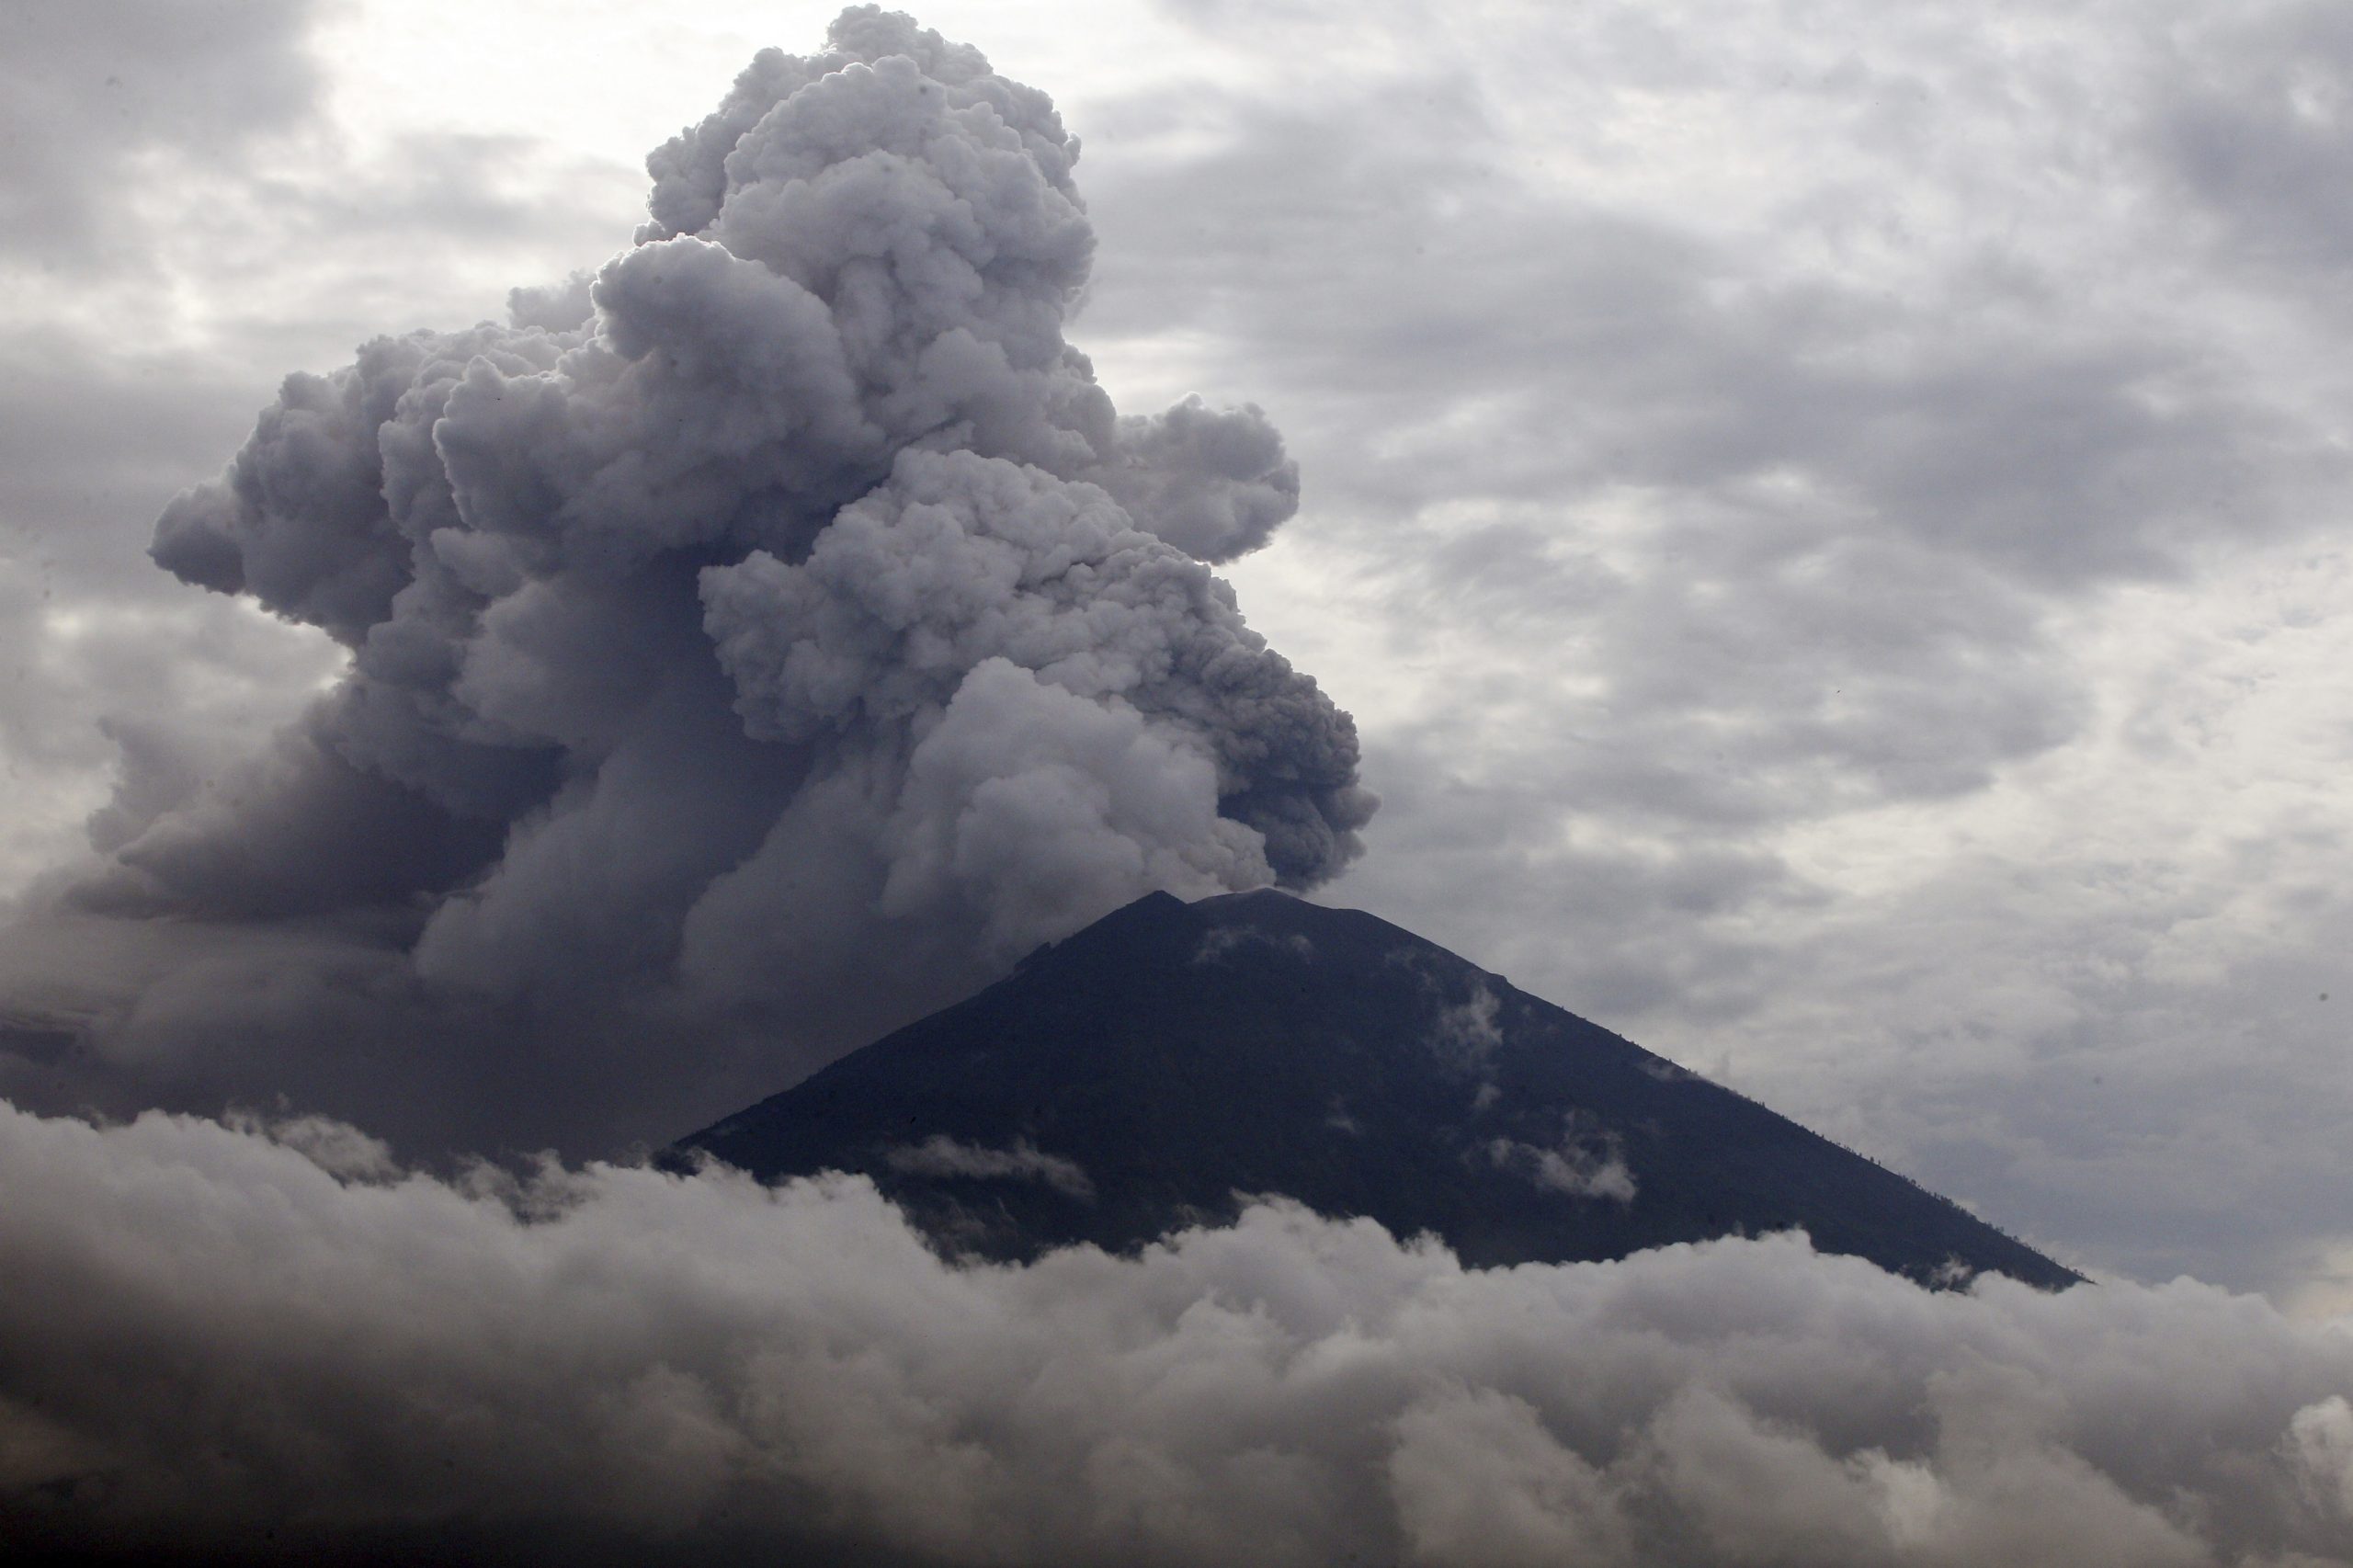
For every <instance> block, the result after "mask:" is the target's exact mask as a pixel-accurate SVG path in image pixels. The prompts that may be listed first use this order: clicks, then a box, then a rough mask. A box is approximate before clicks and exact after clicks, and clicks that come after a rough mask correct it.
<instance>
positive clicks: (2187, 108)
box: [2147, 0, 2353, 290]
mask: <svg viewBox="0 0 2353 1568" xmlns="http://www.w3.org/2000/svg"><path fill="white" fill-rule="evenodd" d="M2175 51H2176V52H2175V54H2174V56H2173V59H2172V60H2171V62H2169V64H2170V69H2171V71H2172V73H2173V74H2174V75H2175V78H2176V83H2177V86H2176V90H2175V91H2174V92H2173V93H2172V94H2170V95H2168V96H2167V97H2165V98H2164V99H2163V100H2161V101H2159V102H2157V103H2154V104H2153V105H2152V106H2151V108H2150V110H2149V114H2148V119H2147V135H2148V141H2149V145H2150V148H2151V150H2152V152H2153V153H2154V154H2155V155H2156V157H2157V159H2158V161H2159V165H2160V166H2161V167H2162V168H2164V169H2165V171H2166V172H2167V173H2169V174H2171V175H2172V176H2175V177H2176V178H2177V179H2178V180H2180V181H2181V183H2182V185H2183V186H2184V187H2186V188H2187V189H2188V192H2190V193H2191V194H2192V195H2193V196H2194V197H2195V199H2197V201H2198V202H2199V203H2200V205H2201V206H2202V207H2203V208H2204V209H2205V210H2206V212H2207V214H2208V215H2209V216H2210V217H2211V219H2212V220H2213V221H2214V224H2215V227H2216V229H2217V231H2218V232H2219V237H2220V238H2221V239H2222V241H2223V243H2224V244H2225V246H2226V247H2227V249H2228V250H2229V251H2230V252H2232V253H2234V256H2235V257H2236V258H2237V259H2240V260H2243V261H2245V262H2247V263H2251V264H2253V265H2255V266H2256V267H2261V268H2262V269H2264V271H2265V272H2266V273H2267V274H2268V275H2270V276H2271V277H2272V278H2282V277H2284V278H2290V279H2293V278H2299V277H2301V278H2305V279H2308V281H2307V282H2305V283H2303V285H2302V286H2303V287H2309V288H2313V289H2314V290H2319V289H2331V288H2334V287H2336V286H2337V285H2339V284H2341V281H2342V279H2343V278H2344V276H2345V271H2346V268H2347V266H2348V265H2353V217H2348V213H2353V152H2348V151H2347V130H2348V126H2349V125H2353V17H2347V14H2346V13H2345V11H2344V9H2343V8H2342V7H2340V6H2330V5H2325V4H2313V3H2310V0H2291V3H2279V0H2272V3H2268V4H2262V5H2256V6H2245V7H2234V8H2233V9H2232V10H2230V11H2229V12H2226V13H2223V12H2218V13H2213V14H2211V15H2209V16H2206V17H2200V18H2199V19H2198V23H2197V25H2195V26H2193V27H2190V28H2185V29H2183V31H2182V32H2181V33H2180V34H2179V35H2178V36H2177V39H2176V40H2175Z"/></svg>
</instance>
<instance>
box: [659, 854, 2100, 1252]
mask: <svg viewBox="0 0 2353 1568" xmlns="http://www.w3.org/2000/svg"><path fill="white" fill-rule="evenodd" d="M677 1150H678V1152H679V1153H681V1154H682V1153H683V1152H685V1151H701V1152H704V1153H708V1154H710V1155H714V1156H716V1157H718V1158H720V1159H722V1160H723V1161H725V1162H726V1163H728V1164H730V1165H738V1166H741V1167H743V1168H745V1169H746V1170H749V1171H751V1172H753V1173H754V1174H756V1175H757V1176H762V1177H764V1178H769V1179H775V1178H780V1177H784V1176H799V1175H809V1174H813V1173H815V1172H816V1171H819V1170H823V1169H841V1170H851V1171H859V1172H863V1173H865V1174H866V1175H868V1176H871V1177H872V1178H873V1179H874V1181H875V1182H876V1184H877V1185H878V1186H880V1187H881V1188H882V1190H883V1191H884V1192H885V1193H887V1194H889V1195H890V1196H891V1197H892V1199H895V1200H896V1201H898V1202H899V1203H901V1204H902V1205H903V1206H904V1208H905V1209H906V1210H907V1211H908V1213H909V1214H910V1215H911V1217H913V1218H914V1219H915V1221H916V1222H917V1223H918V1224H920V1225H922V1226H923V1227H924V1228H925V1229H926V1231H927V1232H928V1233H931V1234H932V1235H933V1236H934V1237H935V1238H937V1239H938V1240H939V1241H940V1242H941V1243H942V1244H945V1245H948V1246H949V1247H950V1248H952V1249H956V1250H964V1251H972V1252H975V1253H979V1254H982V1255H984V1256H1000V1257H1012V1256H1031V1255H1034V1254H1035V1253H1036V1252H1038V1251H1040V1250H1042V1249H1044V1248H1046V1247H1050V1246H1054V1245H1060V1244H1071V1243H1077V1242H1090V1243H1094V1244H1098V1245H1102V1246H1105V1247H1107V1248H1110V1249H1113V1250H1120V1249H1126V1248H1132V1247H1135V1246H1138V1245H1141V1244H1143V1243H1146V1242H1148V1241H1151V1240H1153V1239H1154V1238H1155V1237H1157V1236H1159V1235H1162V1234H1165V1233H1167V1232H1168V1231H1170V1230H1172V1229H1175V1228H1177V1227H1179V1226H1181V1225H1184V1224H1186V1223H1190V1222H1196V1221H1202V1220H1212V1219H1216V1218H1220V1217H1222V1216H1223V1215H1226V1214H1228V1213H1231V1212H1232V1211H1233V1210H1234V1209H1235V1208H1236V1207H1237V1206H1238V1205H1239V1203H1240V1202H1242V1201H1243V1200H1245V1199H1247V1198H1250V1197H1255V1196H1261V1195H1272V1194H1281V1195H1284V1196H1288V1197H1290V1198H1293V1199H1298V1200H1299V1201H1301V1202H1302V1203H1305V1204H1306V1205H1308V1206H1309V1207H1310V1208H1313V1209H1315V1210H1318V1211H1320V1212H1324V1213H1326V1214H1334V1215H1366V1216H1370V1218H1372V1219H1375V1220H1378V1221H1381V1223H1382V1224H1383V1225H1385V1226H1387V1227H1388V1228H1389V1229H1390V1230H1391V1231H1392V1232H1393V1233H1397V1234H1399V1235H1400V1236H1410V1235H1414V1234H1417V1233H1432V1234H1435V1235H1437V1236H1438V1237H1439V1238H1441V1239H1442V1240H1444V1241H1445V1242H1446V1243H1447V1244H1449V1246H1451V1247H1453V1248H1454V1249H1455V1250H1456V1251H1457V1252H1458V1253H1459V1254H1461V1256H1462V1258H1463V1260H1464V1261H1465V1262H1466V1263H1468V1264H1472V1265H1473V1266H1480V1265H1500V1264H1512V1263H1520V1262H1529V1261H1568V1260H1573V1259H1591V1258H1607V1257H1620V1256H1626V1255H1628V1254H1630V1253H1632V1252H1636V1251H1640V1250H1643V1248H1646V1247H1651V1246H1657V1245H1662V1244H1668V1243H1674V1242H1689V1241H1699V1240H1703V1239H1707V1238H1709V1237H1712V1236H1717V1235H1723V1234H1728V1233H1763V1232H1767V1231H1776V1230H1787V1229H1792V1228H1802V1229H1804V1230H1806V1231H1807V1232H1808V1233H1810V1235H1811V1236H1812V1238H1813V1242H1814V1244H1815V1245H1817V1246H1818V1247H1820V1248H1822V1249H1823V1250H1824V1251H1830V1252H1844V1253H1851V1254H1854V1255H1856V1256H1863V1257H1867V1258H1870V1259H1871V1260H1872V1261H1873V1262H1876V1263H1878V1264H1880V1265H1881V1267H1887V1268H1891V1269H1893V1270H1896V1271H1898V1272H1901V1273H1904V1274H1906V1275H1909V1276H1911V1277H1913V1278H1919V1279H1922V1280H1928V1281H1950V1280H1953V1279H1956V1278H1968V1277H1969V1276H1971V1275H1972V1274H1975V1273H1977V1272H1981V1271H1984V1270H1987V1269H1993V1270H1997V1271H2000V1272H2003V1273H2007V1274H2011V1275H2014V1276H2016V1277H2018V1278H2023V1279H2027V1280H2029V1281H2030V1282H2032V1283H2036V1284H2041V1285H2048V1286H2057V1285H2062V1284H2065V1283H2067V1282H2069V1281H2071V1280H2072V1279H2074V1278H2075V1276H2073V1275H2072V1274H2070V1273H2069V1272H2068V1271H2067V1270H2066V1269H2063V1268H2062V1267H2059V1266H2058V1265H2056V1264H2054V1263H2052V1262H2051V1261H2050V1260H2049V1259H2047V1258H2044V1257H2042V1256H2040V1255H2039V1254H2037V1253H2035V1252H2033V1251H2031V1250H2030V1249H2029V1248H2028V1247H2026V1246H2024V1245H2023V1244H2020V1243H2018V1242H2017V1241H2015V1240H2014V1239H2012V1238H2010V1237H2008V1236H2006V1235H2005V1234H2003V1233H2001V1232H1999V1231H1996V1230H1995V1229H1994V1228H1992V1227H1991V1226H1989V1225H1986V1224H1984V1222H1982V1221H1978V1220H1976V1219H1975V1218H1973V1217H1972V1216H1971V1215H1969V1214H1968V1213H1966V1212H1965V1211H1964V1210H1961V1209H1960V1208H1959V1207H1957V1206H1956V1205H1954V1204H1951V1203H1949V1202H1948V1201H1947V1200H1945V1199H1941V1198H1938V1197H1936V1196H1935V1195H1933V1194H1931V1193H1928V1192H1927V1191H1926V1190H1924V1189H1922V1188H1921V1187H1917V1186H1915V1184H1913V1183H1912V1182H1910V1181H1908V1180H1906V1179H1905V1178H1904V1177H1902V1176H1897V1175H1895V1174H1893V1172H1890V1171H1886V1170H1883V1169H1881V1167H1880V1166H1878V1165H1874V1164H1872V1163H1871V1162H1870V1161H1869V1160H1866V1159H1864V1158H1863V1157H1861V1156H1860V1155H1858V1154H1855V1153H1851V1152H1849V1151H1847V1150H1845V1149H1843V1148H1840V1147H1839V1146H1838V1145H1836V1144H1835V1143H1832V1142H1829V1141H1828V1140H1826V1139H1824V1138H1821V1137H1819V1136H1817V1135H1816V1134H1814V1133H1813V1132H1810V1131H1806V1130H1805V1129H1804V1128H1802V1127H1800V1126H1798V1125H1797V1124H1796V1123H1794V1122H1791V1121H1790V1120H1788V1119H1785V1118H1782V1117H1780V1116H1778V1115H1776V1114H1774V1113H1773V1112H1771V1111H1769V1110H1767V1109H1766V1108H1764V1107H1762V1106H1759V1105H1756V1104H1755V1103H1754V1102H1752V1101H1749V1100H1747V1099H1745V1098H1743V1097H1742V1096H1738V1095H1736V1094H1733V1092H1732V1091H1731V1090H1729V1089H1726V1088H1724V1087H1722V1085H1717V1084H1714V1083H1711V1082H1710V1081H1709V1080H1707V1079H1705V1078H1702V1077H1699V1076H1698V1075H1696V1074H1691V1073H1688V1072H1686V1071H1685V1070H1683V1069H1682V1068H1680V1067H1677V1066H1676V1065H1675V1064H1674V1063H1673V1062H1668V1061H1666V1060H1665V1059H1664V1058H1662V1057H1658V1056H1654V1055H1653V1054H1652V1053H1651V1052H1649V1051H1643V1049H1642V1048H1641V1047H1639V1046H1636V1045H1634V1044H1632V1043H1631V1042H1630V1041H1628V1040H1622V1039H1620V1037H1618V1036H1617V1035H1614V1034H1611V1033H1609V1032H1608V1030H1605V1029H1602V1028H1598V1027H1597V1026H1595V1025H1593V1024H1591V1023H1588V1022H1586V1020H1584V1019H1582V1018H1579V1017H1575V1016H1574V1015H1573V1014H1571V1013H1568V1012H1565V1011H1563V1009H1561V1008H1559V1007H1556V1006H1552V1004H1550V1003H1548V1002H1545V1001H1542V1000H1541V999H1540V998H1537V997H1534V996H1530V995H1529V994H1526V993H1524V992H1521V991H1519V990H1518V989H1517V988H1515V987H1513V986H1512V985H1510V984H1509V983H1506V982H1505V981H1504V980H1502V979H1501V978H1500V977H1498V976H1495V975H1493V974H1490V973H1488V972H1487V971H1484V970H1482V969H1480V968H1479V967H1478V966H1476V965H1475V964H1472V963H1471V962H1469V961H1468V960H1464V959H1461V958H1459V957H1457V956H1456V955H1455V954H1452V953H1450V952H1448V951H1447V950H1446V949H1443V948H1440V947H1438V945H1436V944H1435V943H1432V942H1429V941H1427V940H1425V939H1423V938H1422V937H1416V936H1415V935H1414V934H1413V933H1411V932H1409V931H1405V930H1404V929H1402V928H1401V927H1398V926H1392V925H1391V924H1389V923H1388V922H1386V921H1384V920H1381V919H1379V918H1378V917H1376V916H1373V915H1367V914H1364V913H1363V912H1361V911H1358V910H1350V909H1336V908H1330V907H1327V906H1324V905H1322V904H1315V903H1308V902H1306V901H1305V900H1302V899H1298V898H1294V897H1292V896H1290V894H1287V893H1284V892H1278V891H1276V890H1274V889H1272V888H1261V889H1256V890H1253V891H1251V892H1238V893H1224V894H1220V895H1217V896H1214V897H1211V898H1205V899H1201V900H1199V901H1198V902H1196V903H1185V902H1184V901H1183V900H1181V899H1178V898H1176V897H1174V896H1173V895H1171V894H1168V893H1165V892H1154V893H1150V894H1147V895H1145V896H1144V897H1142V898H1141V899H1138V900H1137V901H1135V902H1134V903H1130V904H1128V905H1126V906H1125V907H1123V908H1121V909H1119V910H1116V911H1114V912H1113V913H1112V914H1110V915H1106V916H1105V917H1103V918H1102V919H1101V920H1098V921H1097V922H1096V923H1095V924H1094V925H1092V926H1088V927H1086V929H1085V930H1083V931H1080V932H1077V933H1076V934H1074V935H1073V936H1071V937H1066V938H1064V939H1063V940H1062V941H1060V942H1057V943H1054V944H1051V946H1048V947H1045V948H1041V949H1039V950H1038V951H1037V952H1035V953H1032V954H1031V955H1030V956H1029V958H1028V959H1026V960H1023V962H1022V963H1021V965H1020V966H1019V967H1018V968H1017V970H1016V971H1014V973H1013V974H1011V975H1009V976H1007V977H1006V979H1005V980H1003V981H1000V982H999V983H996V984H995V985H993V986H991V987H989V988H988V989H987V990H984V991H983V992H981V993H980V994H977V995H975V996H972V997H971V998H969V999H968V1000H966V1001H964V1002H962V1003H960V1004H958V1005H957V1006H953V1007H949V1008H948V1009H946V1010H945V1011H943V1012H940V1013H937V1014H934V1015H933V1016H932V1017H928V1018H925V1019H922V1020H920V1021H918V1022H916V1023H915V1024H912V1025H910V1026H908V1027H907V1028H904V1029H901V1030H899V1031H897V1032H896V1033H894V1034H892V1035H890V1036H888V1037H886V1038H884V1039H883V1040H878V1041H876V1042H875V1043H874V1044H872V1045H870V1046H868V1047H866V1048H865V1049H864V1050H862V1051H855V1052H853V1053H852V1054H850V1055H849V1056H847V1057H845V1058H843V1059H842V1060H841V1061H839V1062H835V1063H834V1064H833V1065H832V1066H830V1067H828V1068H826V1069H824V1071H823V1072H820V1073H818V1074H815V1075H814V1076H813V1077H811V1078H809V1079H808V1080H806V1081H805V1082H803V1083H801V1084H800V1085H795V1086H794V1087H792V1088H790V1089H788V1090H786V1091H785V1092H784V1093H782V1094H780V1095H778V1096H774V1097H772V1098H770V1099H767V1100H765V1101H762V1102H761V1103H760V1104H758V1105H756V1106H754V1107H752V1108H749V1109H747V1110H745V1111H744V1112H741V1113H739V1114H738V1115H736V1116H733V1117H730V1118H728V1119H725V1120H724V1121H722V1122H720V1123H718V1124H717V1125H715V1126H713V1127H710V1128H708V1129H705V1130H704V1131H700V1132H698V1133H695V1134H694V1135H692V1136H691V1137H688V1138H687V1139H684V1140H682V1141H681V1142H680V1143H679V1145H678V1146H677ZM674 1157H676V1156H674Z"/></svg>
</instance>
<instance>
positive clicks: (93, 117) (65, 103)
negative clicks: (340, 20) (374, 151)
mask: <svg viewBox="0 0 2353 1568" xmlns="http://www.w3.org/2000/svg"><path fill="white" fill-rule="evenodd" d="M318 9H319V7H318V6H315V5H314V4H313V0H75V3H74V4H72V5H54V6H52V5H24V6H8V7H7V8H6V11H5V12H0V146H5V147H6V150H7V159H8V164H9V176H8V178H6V180H5V181H0V254H5V253H8V252H15V253H17V254H18V255H20V256H25V255H28V256H33V257H36V258H40V259H42V260H44V261H46V262H47V263H49V264H51V265H56V264H61V263H70V264H71V265H74V266H75V267H81V266H85V265H86V264H87V262H88V259H89V257H90V256H91V255H92V252H93V248H94V246H96V245H97V244H100V243H119V242H120V241H121V240H122V239H124V238H125V236H124V235H123V234H122V233H120V232H119V227H118V225H119V223H120V222H121V221H122V220H123V219H124V217H125V216H126V214H125V213H124V212H123V210H122V209H121V208H120V206H119V203H118V201H117V200H116V198H115V191H116V188H117V187H118V186H119V183H120V182H121V181H122V180H124V179H125V178H126V177H136V176H135V174H134V171H135V170H138V169H139V168H140V167H141V166H142V164H153V165H157V166H158V167H160V168H162V169H165V170H176V169H182V168H187V167H191V166H193V167H206V166H217V165H221V164H222V163H224V162H226V161H228V160H230V159H231V158H233V157H234V156H235V155H236V154H238V153H241V152H243V151H244V148H245V147H246V145H247V144H248V143H249V142H250V141H251V140H252V139H253V138H255V137H256V136H260V135H264V134H267V133H269V132H271V131H282V130H286V129H288V128H290V127H291V126H293V125H295V124H296V123H298V122H300V121H301V119H304V118H305V117H306V116H308V115H309V114H310V113H311V111H312V109H313V106H314V98H315V96H316V93H317V90H318V86H319V82H320V76H319V72H318V69H317V67H316V65H315V64H314V62H313V61H312V59H311V58H310V55H309V52H308V50H307V37H306V35H307V33H308V31H309V28H310V26H311V23H312V21H313V17H315V15H316V14H317V11H318ZM151 177H152V176H151Z"/></svg>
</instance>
